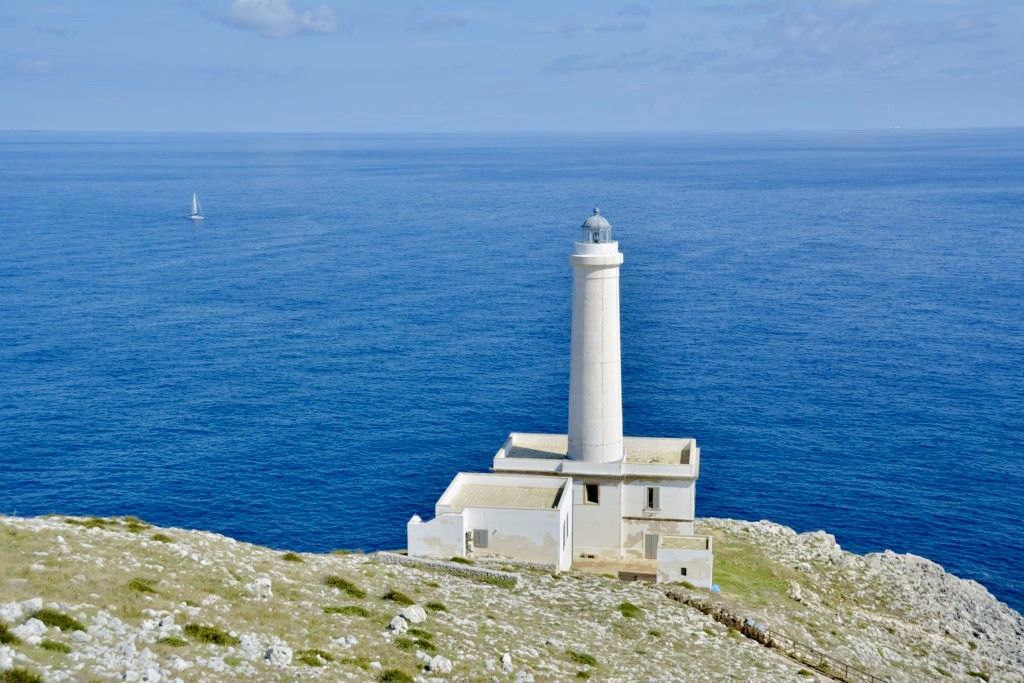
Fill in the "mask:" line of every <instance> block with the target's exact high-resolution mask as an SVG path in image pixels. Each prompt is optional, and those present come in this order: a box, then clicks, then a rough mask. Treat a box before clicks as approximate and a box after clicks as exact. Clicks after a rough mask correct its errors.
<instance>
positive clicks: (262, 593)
mask: <svg viewBox="0 0 1024 683" xmlns="http://www.w3.org/2000/svg"><path fill="white" fill-rule="evenodd" d="M245 590H246V591H247V592H249V593H251V594H252V596H253V597H254V598H256V599H257V600H269V599H270V598H272V597H274V591H273V589H272V583H271V581H270V577H269V576H260V577H257V578H256V580H255V581H253V582H252V583H248V584H246V585H245Z"/></svg>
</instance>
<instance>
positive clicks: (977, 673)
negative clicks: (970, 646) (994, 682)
mask: <svg viewBox="0 0 1024 683" xmlns="http://www.w3.org/2000/svg"><path fill="white" fill-rule="evenodd" d="M967 675H968V676H974V677H975V678H980V679H981V680H983V681H988V679H989V675H988V672H987V671H968V672H967Z"/></svg>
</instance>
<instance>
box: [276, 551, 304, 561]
mask: <svg viewBox="0 0 1024 683" xmlns="http://www.w3.org/2000/svg"><path fill="white" fill-rule="evenodd" d="M281 559H282V560H284V561H285V562H305V560H304V559H302V558H301V557H300V556H299V555H298V553H292V552H288V553H285V554H284V555H282V556H281Z"/></svg>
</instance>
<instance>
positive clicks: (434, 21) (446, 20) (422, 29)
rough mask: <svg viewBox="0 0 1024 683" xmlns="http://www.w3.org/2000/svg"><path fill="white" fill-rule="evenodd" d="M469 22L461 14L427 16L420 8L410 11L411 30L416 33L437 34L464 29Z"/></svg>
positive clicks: (450, 13)
mask: <svg viewBox="0 0 1024 683" xmlns="http://www.w3.org/2000/svg"><path fill="white" fill-rule="evenodd" d="M468 23H469V22H467V21H466V18H465V17H463V16H462V15H461V14H455V13H452V12H449V13H446V14H428V13H426V12H424V11H423V8H422V7H416V8H414V9H413V10H412V28H413V30H414V31H416V32H417V33H437V32H439V31H449V30H452V29H462V28H466V26H467V25H468Z"/></svg>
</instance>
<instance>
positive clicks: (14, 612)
mask: <svg viewBox="0 0 1024 683" xmlns="http://www.w3.org/2000/svg"><path fill="white" fill-rule="evenodd" d="M24 614H25V613H24V611H23V610H22V609H21V603H18V602H8V603H6V604H3V605H0V621H3V622H5V623H8V624H17V623H18V622H20V621H21V620H22V618H23V617H24Z"/></svg>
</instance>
